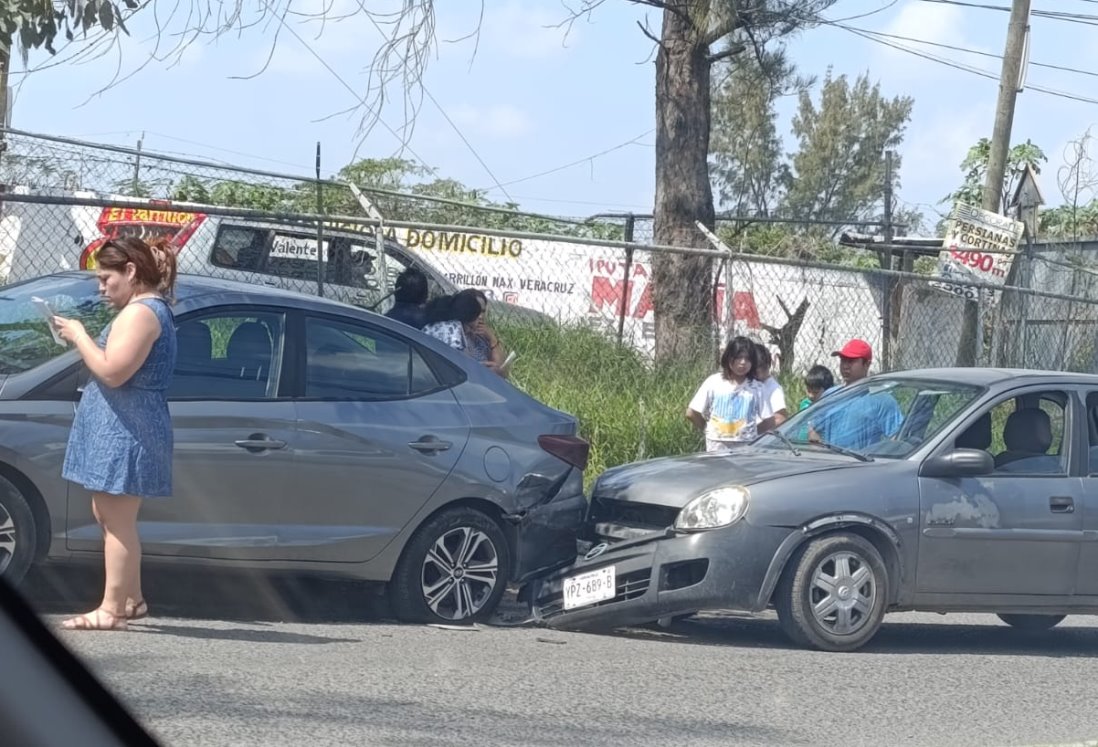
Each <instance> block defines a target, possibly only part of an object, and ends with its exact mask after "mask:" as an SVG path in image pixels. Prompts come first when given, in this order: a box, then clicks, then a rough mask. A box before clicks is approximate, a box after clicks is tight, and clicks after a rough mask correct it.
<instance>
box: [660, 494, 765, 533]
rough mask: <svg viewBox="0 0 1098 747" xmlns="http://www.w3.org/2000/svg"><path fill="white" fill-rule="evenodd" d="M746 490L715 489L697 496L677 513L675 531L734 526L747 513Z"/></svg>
mask: <svg viewBox="0 0 1098 747" xmlns="http://www.w3.org/2000/svg"><path fill="white" fill-rule="evenodd" d="M747 497H748V495H747V488H717V489H716V490H710V491H709V492H708V493H703V494H702V495H699V496H698V497H697V498H695V499H694V500H692V501H690V503H688V504H686V508H684V509H683V510H682V511H679V516H678V518H677V519H675V529H683V530H685V531H693V530H697V529H716V528H717V527H726V526H728V525H729V524H734V523H736V522H737V521H739V520H740V519H742V518H743V515H744V514H745V513H746V512H747Z"/></svg>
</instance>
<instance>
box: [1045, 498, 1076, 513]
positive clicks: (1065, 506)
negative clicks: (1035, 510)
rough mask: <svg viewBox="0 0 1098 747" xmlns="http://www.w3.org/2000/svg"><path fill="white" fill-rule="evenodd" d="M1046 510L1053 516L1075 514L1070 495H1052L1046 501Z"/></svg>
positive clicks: (1073, 503)
mask: <svg viewBox="0 0 1098 747" xmlns="http://www.w3.org/2000/svg"><path fill="white" fill-rule="evenodd" d="M1048 509H1049V511H1052V513H1054V514H1073V513H1075V499H1074V498H1072V497H1071V496H1070V495H1054V496H1052V497H1051V498H1049V499H1048Z"/></svg>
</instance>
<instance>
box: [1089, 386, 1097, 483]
mask: <svg viewBox="0 0 1098 747" xmlns="http://www.w3.org/2000/svg"><path fill="white" fill-rule="evenodd" d="M1087 440H1088V443H1087V474H1089V475H1098V392H1091V393H1090V394H1088V395H1087Z"/></svg>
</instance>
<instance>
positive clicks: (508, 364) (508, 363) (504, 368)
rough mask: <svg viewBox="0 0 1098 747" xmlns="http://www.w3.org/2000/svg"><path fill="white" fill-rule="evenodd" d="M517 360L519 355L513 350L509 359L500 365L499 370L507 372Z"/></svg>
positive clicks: (509, 354)
mask: <svg viewBox="0 0 1098 747" xmlns="http://www.w3.org/2000/svg"><path fill="white" fill-rule="evenodd" d="M515 358H518V353H516V352H515V351H514V350H512V351H511V352H510V353H508V354H507V357H506V358H505V359H504V360H503V363H501V364H500V367H499V370H500V371H507V370H508V369H510V368H511V364H512V363H514V362H515Z"/></svg>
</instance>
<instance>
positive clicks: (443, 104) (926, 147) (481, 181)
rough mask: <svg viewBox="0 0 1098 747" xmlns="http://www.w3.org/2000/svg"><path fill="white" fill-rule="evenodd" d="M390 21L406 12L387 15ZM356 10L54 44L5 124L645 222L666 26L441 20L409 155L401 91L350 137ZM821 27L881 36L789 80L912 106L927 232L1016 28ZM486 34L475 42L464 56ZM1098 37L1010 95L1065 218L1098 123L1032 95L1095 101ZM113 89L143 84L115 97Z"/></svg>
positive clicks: (1035, 61) (1070, 105)
mask: <svg viewBox="0 0 1098 747" xmlns="http://www.w3.org/2000/svg"><path fill="white" fill-rule="evenodd" d="M968 1H969V2H971V3H974V4H984V5H993V6H1003V5H1007V4H1009V0H968ZM187 3H188V0H183V4H184V6H186V5H187ZM244 4H245V5H246V6H248V7H253V6H254V7H262V5H263V4H250V3H246V2H245V3H244ZM385 4H386V3H385V2H384V0H383V1H382V2H378V3H371V7H375V8H376V7H382V8H384V6H385ZM393 4H399V3H397V2H396V0H389V5H393ZM158 5H159V6H160V8H168V7H170V6H171V5H173V4H170V3H166V2H163V3H158ZM357 5H358V3H357V2H352V1H351V0H294V3H293V8H295V9H297V10H299V11H300V12H301V13H303V14H307V13H313V12H316V11H318V10H325V9H327V10H328V15H329V18H333V17H334V18H336V20H335V21H334V22H329V23H326V24H321V23H319V22H317V21H316V20H311V19H307V18H305V17H304V16H297V17H291V18H289V19H287V21H286V22H285V23H284V24H279V23H278V22H277V21H271V22H269V23H266V24H259V25H254V26H252V27H250V28H247V29H245V30H243V31H241V32H240V33H239V34H237V33H234V34H231V35H226V36H223V37H221V38H219V39H216V40H210V41H204V42H194V43H191V44H189V45H187V46H186V48H185V50H184V51H183V53H182V54H181V55H177V56H176V57H174V58H172V59H171V60H168V61H164V62H159V61H153V62H150V63H149V64H147V65H144V66H143V67H142V63H143V62H146V61H147V60H148V57H149V55H150V53H151V52H152V51H153V50H154V43H153V41H152V39H153V38H154V37H155V33H154V29H155V25H154V21H155V20H156V19H154V18H152V17H151V16H146V17H142V16H138V17H137V18H134V19H133V20H132V21H131V23H130V24H129V27H130V31H131V36H129V37H125V38H122V39H121V41H120V42H119V44H118V45H117V46H116V47H115V48H114V49H112V50H111V51H109V52H108V53H107V54H105V55H103V56H101V57H99V58H96V59H83V60H82V59H81V58H80V57H79V56H77V57H76V58H74V57H73V55H74V54H75V53H77V52H79V50H80V49H81V46H80V40H79V39H78V40H77V42H75V43H73V44H71V45H69V46H67V47H66V46H63V42H61V45H59V54H58V55H57V57H55V58H51V57H50V56H49V55H48V54H46V53H44V52H35V53H32V54H31V56H30V58H29V62H28V69H27V70H24V69H22V68H21V65H20V64H19V63H16V66H15V69H14V70H13V73H12V79H11V82H12V83H13V84H14V85H15V86H16V93H15V99H14V103H13V111H12V126H13V127H15V128H17V129H23V130H30V131H34V132H43V133H49V134H57V135H67V136H72V137H78V138H83V139H88V140H93V141H96V142H104V143H114V144H123V145H133V144H135V143H136V141H137V140H138V139H139V138H141V137H143V147H144V148H145V149H146V150H152V151H159V152H164V153H172V154H186V155H190V156H194V157H198V158H201V159H209V160H216V161H220V162H228V163H233V164H238V165H242V166H249V167H253V168H261V169H266V170H272V171H278V172H286V173H288V174H291V175H309V174H312V173H313V169H314V153H315V148H316V143H317V142H318V141H319V142H320V143H321V146H322V170H323V172H324V174H325V175H328V174H332V173H334V172H336V171H337V170H338V169H339V168H340V167H341V166H343V165H345V164H346V163H349V162H351V161H352V160H354V159H356V158H366V157H372V158H385V157H389V156H393V155H401V156H402V157H404V158H410V159H413V160H419V161H421V162H422V163H424V164H426V165H428V166H430V167H431V168H433V169H435V173H436V174H437V175H438V176H440V177H449V178H454V179H457V180H458V181H460V182H462V183H464V184H465V185H467V186H469V187H475V188H478V189H484V190H486V192H485V194H486V196H487V197H489V198H490V199H493V200H497V201H507V200H511V201H514V202H516V203H518V204H519V205H521V206H522V207H523V208H524V209H528V210H531V211H536V212H543V213H550V214H556V215H572V216H587V215H591V214H595V213H600V212H621V211H632V212H638V213H647V212H650V211H651V209H652V200H653V181H654V178H653V175H654V145H653V143H654V135H653V132H652V130H653V127H654V111H655V104H654V69H655V65H654V55H653V44H652V42H651V41H650V40H649V39H647V38H646V37H645V36H644V34H643V33H642V32H641V29H640V28H639V27H638V23H641V24H644V23H648V24H649V26H650V27H651V28H652V29H653V30H654V31H655V32H656V33H658V29H659V22H660V16H659V13H658V12H657V11H654V10H652V9H649V8H644V7H643V6H638V5H635V4H633V3H630V2H626V0H609V1H608V2H603V3H602V4H599V5H598V6H597V7H596V8H595V9H594V10H593V12H591V13H590V14H589V15H588V16H585V17H583V18H580V19H579V20H577V21H575V23H573V24H571V25H568V24H566V23H564V22H565V21H566V20H567V19H568V17H569V11H568V9H567V7H566V6H565V5H564V4H562V2H561V0H484V2H483V17H482V19H481V9H482V6H481V3H479V2H476V0H460V1H459V2H448V3H441V2H440V3H437V5H438V6H439V8H438V10H439V13H438V16H437V29H436V31H437V33H436V38H437V39H438V40H439V43H438V44H437V46H436V48H435V49H434V51H433V54H432V57H431V58H430V60H429V62H428V65H427V69H426V73H425V75H424V78H423V83H424V86H425V90H426V92H427V97H426V98H425V99H424V100H423V102H422V105H421V107H420V109H419V112H418V116H417V117H416V118H415V126H414V129H413V130H412V133H411V137H410V138H408V139H407V143H406V144H405V145H404V146H403V149H402V142H401V140H402V139H401V138H400V137H398V133H399V131H400V130H401V128H402V127H403V125H404V123H405V122H406V121H407V119H408V117H407V115H406V111H405V110H404V108H403V106H402V102H401V100H400V91H399V90H398V89H396V88H391V89H390V91H389V93H390V97H391V98H390V103H389V104H388V105H386V106H385V107H383V108H382V110H381V114H380V121H379V122H378V123H377V124H375V125H374V127H373V128H372V129H370V130H369V131H368V132H365V133H364V132H363V131H362V129H361V122H362V117H363V113H364V111H365V109H364V107H363V102H364V101H365V103H367V104H373V103H374V102H373V100H372V99H371V98H370V97H368V96H366V91H367V88H368V84H369V81H368V70H369V67H370V62H371V59H372V57H373V54H374V52H375V50H376V49H377V48H378V45H379V44H380V41H381V34H380V32H379V30H378V29H377V28H376V27H375V26H373V25H372V24H371V22H370V21H369V20H368V19H367V18H365V17H364V16H362V15H361V14H359V15H350V14H349V11H351V10H353V9H354V8H355V7H357ZM570 5H573V6H576V5H578V3H576V2H572V3H570ZM1033 9H1034V10H1035V11H1041V10H1046V11H1059V12H1077V13H1079V14H1082V15H1089V16H1091V17H1092V18H1093V19H1094V20H1093V21H1091V23H1092V24H1095V23H1098V0H1033ZM826 15H827V17H828V18H829V19H830V20H832V21H834V22H836V23H841V24H842V25H845V26H848V27H852V28H855V29H861V30H866V31H872V32H879V33H885V34H891V35H893V36H892V37H881V36H877V37H875V38H876V39H877V40H878V41H872V40H870V39H866V38H864V37H862V36H859V35H857V34H856V33H854V32H853V31H851V30H849V29H848V28H841V27H839V26H837V25H835V24H834V23H832V24H826V25H822V26H820V27H817V28H813V29H810V30H807V31H805V32H803V33H802V34H800V35H799V36H797V37H795V38H793V39H791V40H790V41H789V53H790V56H791V58H792V59H793V60H794V61H795V62H796V63H797V65H798V66H799V68H800V70H801V71H802V72H804V73H808V74H813V75H816V76H818V77H820V78H822V77H823V75H824V73H825V72H826V70H827V69H828V68H829V67H830V68H832V70H833V74H834V75H839V74H846V75H848V76H850V77H854V76H856V75H858V74H860V73H863V72H868V74H869V75H870V77H871V79H872V80H874V81H876V82H879V83H880V86H881V90H882V92H883V93H885V94H887V95H889V96H900V95H906V96H911V97H913V98H914V102H915V103H914V111H913V115H912V118H911V121H910V123H909V124H908V127H907V131H906V134H905V137H904V142H903V145H902V146H901V147H900V149H899V155H900V157H901V159H902V166H901V170H900V178H901V188H900V189H899V192H898V195H897V196H898V200H899V204H900V206H902V207H915V208H917V209H919V210H921V211H923V212H924V214H925V215H926V216H927V217H928V219H929V220H928V223H929V224H930V225H933V223H934V222H935V220H936V219H937V217H938V215H939V214H940V213H941V212H944V211H945V210H946V208H945V206H943V205H941V204H940V200H941V198H942V197H943V196H944V195H946V194H947V193H949V192H950V191H952V190H953V189H954V188H955V187H956V186H957V184H958V182H959V181H960V179H961V171H960V169H959V163H960V161H961V160H962V159H963V158H964V155H965V152H966V151H967V149H968V148H969V147H970V146H971V145H972V144H973V143H975V142H976V141H977V140H978V139H979V138H980V137H987V136H990V134H991V128H992V122H993V118H994V110H995V103H996V98H997V93H998V71H999V67H1000V64H1001V63H1000V60H999V59H998V58H997V55H999V54H1001V52H1002V48H1003V44H1004V41H1005V35H1006V28H1007V20H1008V14H1007V13H1006V12H1001V11H997V10H991V9H985V8H977V7H964V6H962V5H957V4H949V3H942V2H933V1H931V0H838V1H837V2H836V3H835V4H834V5H833V6H832V7H831V9H830V10H829V11H827V13H826ZM844 19H849V20H844ZM159 20H160V21H161V23H164V20H165V19H164V18H161V19H159ZM478 22H479V29H480V33H479V35H475V36H470V34H472V33H473V32H474V31H475V30H476V29H477V28H478ZM166 25H167V27H168V28H172V27H173V23H172V22H168V23H166ZM175 27H178V24H176V25H175ZM1093 28H1094V26H1093V25H1086V24H1080V23H1071V22H1067V21H1063V20H1056V19H1050V18H1041V17H1034V18H1033V19H1032V34H1031V42H1030V64H1029V66H1028V69H1027V77H1026V85H1027V88H1026V89H1025V90H1024V91H1023V93H1021V94H1020V95H1019V97H1018V102H1017V110H1016V114H1015V121H1014V129H1013V134H1012V138H1011V139H1012V142H1014V143H1018V142H1023V141H1025V140H1026V139H1030V140H1032V141H1033V142H1034V143H1036V144H1038V145H1040V146H1041V147H1042V148H1043V149H1044V150H1045V152H1046V154H1047V155H1048V158H1049V162H1048V164H1046V166H1045V168H1044V169H1043V171H1042V174H1041V177H1040V185H1041V187H1042V189H1043V191H1044V194H1045V198H1046V200H1047V201H1048V203H1049V204H1050V205H1055V204H1059V203H1061V202H1063V201H1064V197H1063V196H1062V190H1061V189H1060V187H1059V185H1058V182H1059V181H1062V179H1060V178H1058V177H1059V176H1060V175H1061V172H1062V170H1063V166H1064V163H1065V154H1070V152H1071V143H1072V142H1073V141H1078V140H1079V139H1080V138H1081V137H1082V136H1083V135H1084V134H1085V133H1086V132H1087V131H1088V128H1090V127H1091V126H1092V125H1093V124H1095V123H1096V122H1098V103H1095V102H1087V101H1077V100H1072V99H1069V98H1065V97H1063V96H1057V95H1050V94H1047V93H1043V92H1040V91H1038V90H1035V89H1034V88H1032V87H1031V86H1038V87H1042V88H1046V89H1050V90H1054V91H1058V92H1061V93H1067V94H1071V95H1077V96H1082V97H1083V98H1091V99H1098V93H1095V91H1096V90H1098V89H1096V88H1095V86H1094V85H1093V84H1094V82H1095V78H1096V77H1098V45H1095V44H1093V43H1090V40H1089V39H1088V38H1087V36H1085V35H1086V34H1088V33H1090V34H1093ZM276 32H278V33H277V38H276ZM895 37H909V38H911V39H918V40H922V41H923V42H933V43H935V44H940V45H949V46H952V47H958V48H964V49H969V50H975V52H976V53H969V52H960V51H955V50H951V49H945V48H942V47H934V46H929V45H927V44H921V43H915V42H911V41H906V40H903V39H898V38H895ZM1092 38H1093V37H1091V39H1092ZM880 40H884V41H888V42H890V43H892V44H895V45H900V46H903V47H906V48H907V50H917V51H919V52H921V53H924V54H929V55H932V56H935V57H939V58H942V59H944V60H947V61H948V62H950V63H955V64H960V65H962V66H966V67H968V68H970V69H975V70H979V71H983V72H985V73H987V74H988V75H989V76H990V77H981V76H980V75H978V74H976V73H974V72H972V71H971V70H962V69H958V68H957V67H954V66H951V65H947V64H940V63H939V62H937V61H933V60H930V59H926V58H925V57H919V56H916V55H915V54H913V53H912V52H910V51H907V50H903V49H896V48H894V47H889V46H887V45H885V44H882V43H880ZM166 44H167V45H168V46H170V42H168V43H166ZM162 49H163V47H162ZM978 53H982V54H978ZM1044 65H1056V66H1060V67H1070V68H1075V69H1078V70H1081V71H1084V72H1087V73H1090V74H1089V75H1087V74H1081V73H1075V72H1067V71H1063V70H1057V69H1052V68H1049V67H1044ZM28 70H29V72H28ZM118 70H122V71H123V72H124V73H128V72H133V73H134V74H133V75H132V76H130V77H128V78H127V79H125V80H124V81H121V82H116V83H114V84H113V85H112V80H113V79H114V78H115V77H116V73H117V71H118ZM134 71H136V72H134ZM793 104H794V102H793V101H792V100H791V99H790V100H785V101H783V102H782V103H781V105H780V108H779V111H780V115H781V120H780V123H779V127H780V130H781V131H782V132H783V133H785V134H786V135H787V136H788V130H789V126H790V117H791V115H792V109H793ZM348 110H350V111H348ZM1095 134H1096V135H1098V130H1095ZM1094 155H1095V156H1096V157H1098V151H1095V152H1094ZM545 172H550V173H545ZM1068 191H1069V192H1070V191H1071V190H1068ZM1093 196H1095V195H1089V193H1088V194H1087V195H1082V197H1084V198H1085V199H1087V200H1089V199H1090V197H1093Z"/></svg>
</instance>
